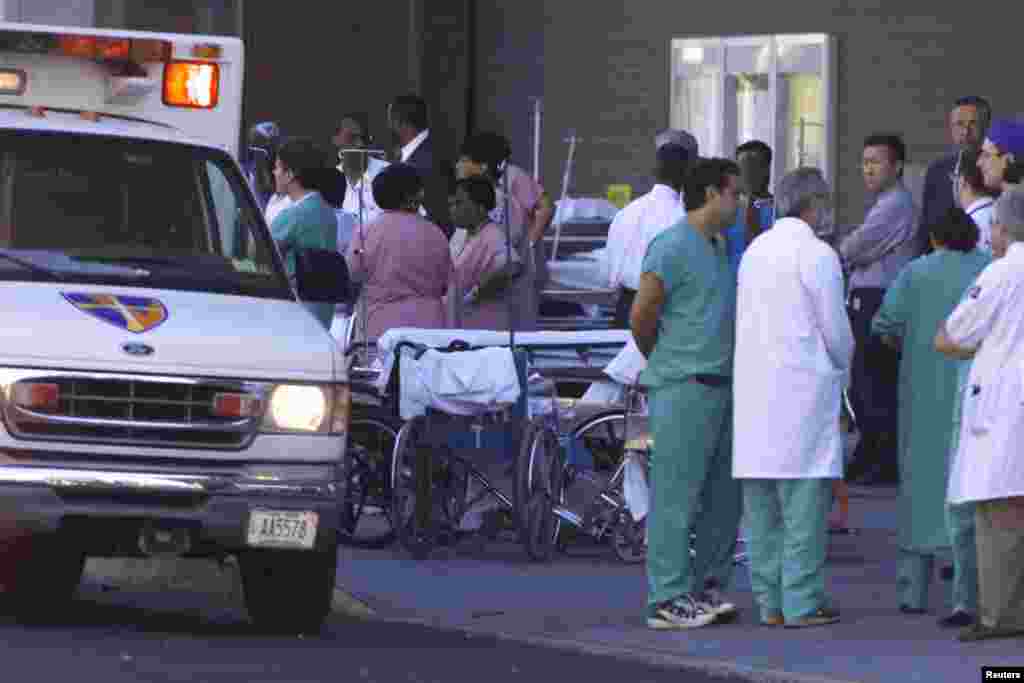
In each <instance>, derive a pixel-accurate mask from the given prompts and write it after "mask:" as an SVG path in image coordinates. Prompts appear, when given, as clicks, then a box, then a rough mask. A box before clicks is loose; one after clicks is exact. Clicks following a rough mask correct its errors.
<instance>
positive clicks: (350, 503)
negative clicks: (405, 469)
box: [338, 416, 402, 548]
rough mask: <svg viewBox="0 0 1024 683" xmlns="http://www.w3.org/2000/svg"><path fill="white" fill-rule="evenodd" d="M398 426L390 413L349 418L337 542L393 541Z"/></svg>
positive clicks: (370, 543) (369, 543)
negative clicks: (392, 484) (395, 458)
mask: <svg viewBox="0 0 1024 683" xmlns="http://www.w3.org/2000/svg"><path fill="white" fill-rule="evenodd" d="M401 428H402V422H401V420H398V419H396V418H393V417H369V416H368V417H354V418H352V424H351V427H350V429H349V443H348V448H347V449H346V450H345V462H344V467H343V476H344V481H345V490H344V492H343V497H342V504H341V525H340V527H339V533H338V541H339V542H341V543H343V544H345V545H349V546H354V547H357V548H384V547H386V546H389V545H391V544H392V543H394V541H395V527H394V525H393V524H392V522H391V517H392V516H391V503H392V500H391V499H392V495H391V477H392V469H393V467H392V459H393V457H394V452H395V444H396V442H397V441H398V431H399V430H400V429H401Z"/></svg>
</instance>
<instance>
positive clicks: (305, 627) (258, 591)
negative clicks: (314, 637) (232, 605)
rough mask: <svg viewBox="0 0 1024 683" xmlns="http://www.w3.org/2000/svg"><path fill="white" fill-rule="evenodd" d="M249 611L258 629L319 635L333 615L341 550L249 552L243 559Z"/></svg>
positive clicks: (240, 559)
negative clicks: (332, 605) (332, 607)
mask: <svg viewBox="0 0 1024 683" xmlns="http://www.w3.org/2000/svg"><path fill="white" fill-rule="evenodd" d="M239 564H240V565H241V573H242V592H243V595H244V597H245V608H246V610H247V611H248V612H249V617H250V618H251V619H252V621H253V623H254V624H255V625H256V626H257V628H259V629H261V630H266V631H270V632H274V633H283V634H289V635H291V634H306V633H309V634H313V633H319V632H320V629H321V628H323V624H324V621H326V619H327V616H328V615H329V614H330V612H331V603H332V601H333V598H334V583H335V579H336V578H337V574H338V557H337V547H336V546H333V545H332V546H331V547H330V548H328V549H326V550H321V551H282V550H249V551H246V552H245V553H244V554H243V555H242V556H241V557H240V558H239Z"/></svg>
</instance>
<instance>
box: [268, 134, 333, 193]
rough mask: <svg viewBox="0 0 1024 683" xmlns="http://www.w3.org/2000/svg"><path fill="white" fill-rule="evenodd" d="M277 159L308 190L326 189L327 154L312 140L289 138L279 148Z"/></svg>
mask: <svg viewBox="0 0 1024 683" xmlns="http://www.w3.org/2000/svg"><path fill="white" fill-rule="evenodd" d="M277 158H278V159H280V160H281V165H283V166H284V167H285V168H287V169H288V170H289V171H291V172H292V173H294V174H295V178H296V179H297V180H298V181H299V184H300V185H302V186H303V187H304V188H306V189H307V190H316V191H317V192H321V191H323V190H325V189H326V188H325V187H323V181H324V180H325V175H324V173H323V171H324V170H325V169H327V168H329V167H328V165H327V153H326V152H325V151H324V150H323V149H321V148H320V146H319V145H317V144H316V142H315V141H314V140H313V139H312V138H306V137H293V138H288V139H287V140H285V141H284V143H283V144H282V145H281V147H280V148H278V150H277Z"/></svg>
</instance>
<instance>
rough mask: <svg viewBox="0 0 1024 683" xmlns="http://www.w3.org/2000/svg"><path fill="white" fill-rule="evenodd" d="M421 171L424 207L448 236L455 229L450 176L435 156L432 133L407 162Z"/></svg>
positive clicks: (431, 218)
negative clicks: (452, 220) (450, 199)
mask: <svg viewBox="0 0 1024 683" xmlns="http://www.w3.org/2000/svg"><path fill="white" fill-rule="evenodd" d="M405 163H407V164H409V165H410V166H412V167H413V168H415V169H416V170H417V171H419V174H420V177H421V178H423V191H424V192H423V194H424V201H423V208H424V209H426V211H427V218H429V219H430V222H431V223H433V224H434V225H437V226H438V227H440V228H441V230H443V231H444V234H445V235H446V236H448V237H451V236H452V233H453V232H454V230H453V229H452V225H451V218H450V216H449V215H448V178H447V176H446V175H445V171H444V169H443V168H442V166H441V164H440V162H439V161H438V160H437V159H435V157H434V144H433V140H432V138H431V137H430V135H427V139H426V140H424V141H423V142H422V143H421V144H420V146H419V147H417V148H416V151H414V152H413V153H412V156H410V157H409V159H408V160H407V161H406V162H405Z"/></svg>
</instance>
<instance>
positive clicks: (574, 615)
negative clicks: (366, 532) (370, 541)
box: [339, 488, 1024, 683]
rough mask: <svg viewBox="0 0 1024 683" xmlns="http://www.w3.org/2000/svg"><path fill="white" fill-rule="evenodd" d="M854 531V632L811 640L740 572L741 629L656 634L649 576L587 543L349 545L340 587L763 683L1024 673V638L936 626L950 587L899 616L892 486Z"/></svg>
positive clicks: (836, 551)
mask: <svg viewBox="0 0 1024 683" xmlns="http://www.w3.org/2000/svg"><path fill="white" fill-rule="evenodd" d="M851 522H852V523H853V524H854V525H855V526H857V527H859V529H860V533H858V534H857V535H852V536H834V537H832V541H831V546H830V550H829V561H828V572H829V589H830V593H831V597H832V599H833V600H834V602H835V603H836V604H837V605H838V607H839V609H840V610H841V612H842V621H841V622H840V623H839V624H835V625H832V626H827V627H821V628H813V629H804V630H790V629H776V628H768V627H764V626H760V625H759V624H758V623H757V613H756V610H755V609H754V604H753V599H752V596H751V594H750V592H749V579H748V577H747V573H746V570H745V569H742V568H741V569H739V570H738V571H737V575H736V581H735V583H736V586H735V590H734V591H732V592H731V593H730V598H731V599H732V600H733V601H734V602H736V603H737V605H738V606H739V607H740V608H741V610H742V612H741V615H740V619H739V620H738V622H737V623H735V624H731V625H721V626H712V627H709V628H703V629H697V630H691V631H682V632H653V631H650V630H649V629H647V628H646V626H645V624H644V595H645V585H646V582H645V578H644V570H643V567H642V566H641V565H634V566H628V565H623V564H621V563H619V562H618V561H617V560H616V559H615V558H614V556H613V555H612V554H611V552H610V550H609V549H607V548H602V547H593V546H590V547H588V546H586V545H579V546H576V547H574V548H571V549H570V551H569V553H568V554H567V555H565V556H561V557H558V558H556V559H555V561H554V562H553V563H551V564H548V565H538V564H532V563H530V562H529V561H527V560H526V558H525V554H524V552H523V551H522V549H521V548H519V547H518V546H516V545H515V543H514V542H512V540H511V539H505V540H503V541H502V542H499V543H496V544H494V545H492V546H489V547H487V548H485V549H484V552H483V553H481V554H480V555H478V556H467V555H465V554H463V553H461V552H458V551H457V550H452V549H442V550H441V551H439V552H438V553H437V554H436V555H435V556H434V557H432V558H431V559H429V560H427V561H423V562H417V561H415V560H413V559H411V558H409V557H408V556H406V555H405V554H403V553H402V552H401V551H399V550H397V549H387V550H375V551H369V550H355V549H351V548H348V549H344V550H343V551H342V552H341V553H340V558H341V562H340V565H339V584H340V585H341V586H343V587H344V588H345V589H346V590H347V591H349V592H351V593H353V594H354V595H355V596H356V597H358V598H360V599H361V600H363V601H364V602H365V603H366V604H367V605H369V606H370V607H371V608H372V609H373V611H374V612H375V618H378V619H386V620H395V621H401V622H414V623H421V624H426V625H431V626H434V627H438V628H445V629H465V630H467V631H469V632H472V633H478V634H494V635H499V636H500V637H502V638H505V639H511V640H513V641H517V642H528V643H534V644H544V645H547V646H553V647H558V648H566V649H569V650H575V651H584V652H599V653H602V654H610V655H613V656H616V657H623V658H629V659H630V660H632V661H641V662H646V663H648V664H656V665H661V666H671V667H677V668H681V669H682V670H685V671H689V672H694V673H697V674H701V675H704V674H707V675H724V676H730V677H739V678H741V679H743V680H751V681H836V682H842V683H848V682H852V681H857V682H863V683H882V682H889V681H958V682H959V681H975V680H979V679H980V671H981V667H982V666H991V665H1015V666H1022V665H1024V641H1022V640H1020V639H1017V640H999V641H987V642H980V643H960V642H957V641H956V640H955V635H956V632H955V631H950V630H945V629H941V628H940V627H939V626H938V625H937V624H936V620H937V619H938V618H939V617H941V616H944V615H945V614H947V613H948V610H949V604H948V586H949V584H948V583H946V582H943V581H941V580H940V579H939V578H938V576H936V579H935V582H934V583H933V584H932V591H931V612H930V613H929V614H926V615H923V616H910V615H904V614H901V613H900V612H899V611H898V609H897V607H898V603H897V598H896V570H897V547H896V491H895V489H894V488H871V489H858V488H855V489H853V491H852V492H851ZM939 564H941V563H939Z"/></svg>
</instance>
